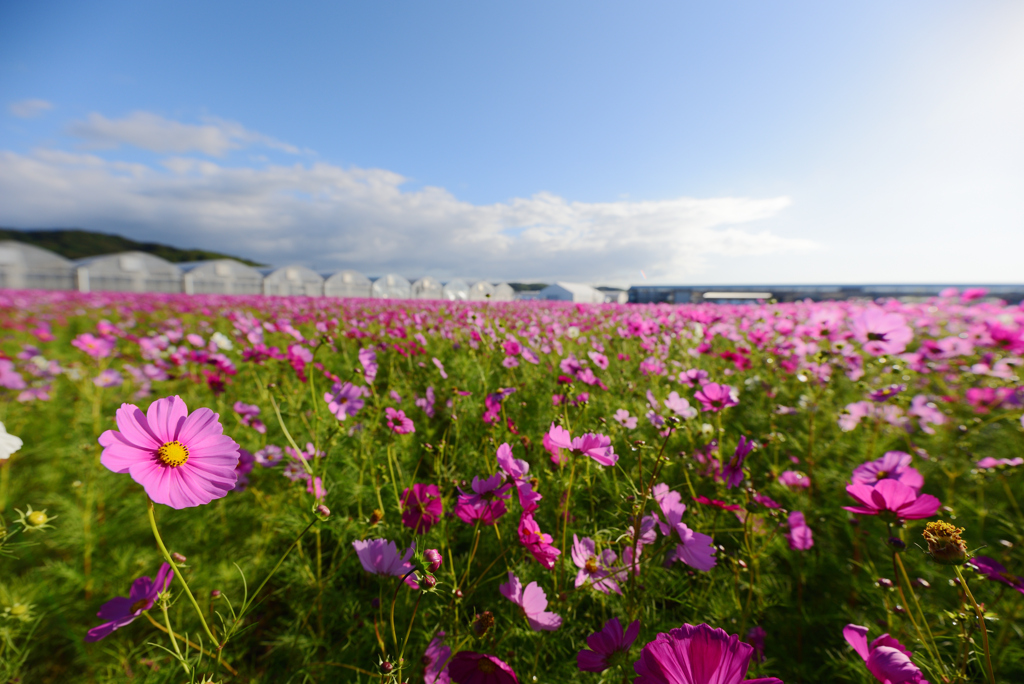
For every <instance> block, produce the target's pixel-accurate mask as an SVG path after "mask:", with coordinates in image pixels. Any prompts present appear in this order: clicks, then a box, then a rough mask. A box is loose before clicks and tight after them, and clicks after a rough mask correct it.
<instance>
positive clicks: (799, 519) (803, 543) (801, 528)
mask: <svg viewBox="0 0 1024 684" xmlns="http://www.w3.org/2000/svg"><path fill="white" fill-rule="evenodd" d="M786 539H787V540H789V548H791V549H793V550H794V551H806V550H807V549H809V548H811V547H812V546H814V535H813V534H811V528H810V527H808V526H807V521H806V520H805V519H804V514H803V513H801V512H800V511H792V512H790V514H789V532H788V533H787V534H786Z"/></svg>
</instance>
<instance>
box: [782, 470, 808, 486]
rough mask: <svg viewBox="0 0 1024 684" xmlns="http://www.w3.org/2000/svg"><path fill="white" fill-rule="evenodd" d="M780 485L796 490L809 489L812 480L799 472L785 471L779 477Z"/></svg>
mask: <svg viewBox="0 0 1024 684" xmlns="http://www.w3.org/2000/svg"><path fill="white" fill-rule="evenodd" d="M779 484H782V485H786V486H787V487H793V488H795V489H807V488H808V487H810V486H811V478H809V477H807V476H806V475H804V474H803V473H801V472H800V471H798V470H785V471H783V472H782V474H781V475H779Z"/></svg>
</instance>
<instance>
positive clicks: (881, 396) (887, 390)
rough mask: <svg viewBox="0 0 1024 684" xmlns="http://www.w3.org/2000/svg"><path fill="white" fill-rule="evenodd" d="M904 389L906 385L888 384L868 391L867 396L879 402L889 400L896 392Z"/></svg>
mask: <svg viewBox="0 0 1024 684" xmlns="http://www.w3.org/2000/svg"><path fill="white" fill-rule="evenodd" d="M906 389H907V386H906V385H889V386H887V387H882V388H881V389H876V390H874V391H871V392H868V397H869V398H870V399H871V401H873V402H875V403H878V404H881V403H882V402H885V401H889V400H890V399H892V398H893V397H895V396H896V395H897V394H899V393H900V392H903V391H905V390H906Z"/></svg>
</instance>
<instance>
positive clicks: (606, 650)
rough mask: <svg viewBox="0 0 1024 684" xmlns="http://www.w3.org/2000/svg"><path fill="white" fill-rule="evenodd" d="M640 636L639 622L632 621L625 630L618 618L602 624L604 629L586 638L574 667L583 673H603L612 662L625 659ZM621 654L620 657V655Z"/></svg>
mask: <svg viewBox="0 0 1024 684" xmlns="http://www.w3.org/2000/svg"><path fill="white" fill-rule="evenodd" d="M638 634H640V621H639V620H634V621H633V623H632V624H630V625H629V627H627V628H626V629H625V630H623V629H622V624H621V623H620V622H619V619H618V618H612V619H611V620H609V621H608V622H606V623H604V627H603V628H602V629H601V630H600V631H598V632H594V633H593V634H591V635H590V636H588V637H587V646H589V647H590V650H589V651H588V650H587V649H583V650H582V651H580V652H579V653H577V654H576V666H577V667H578V668H579V669H580V670H581V671H583V672H604V671H605V670H607V669H608V668H609V667H611V666H612V665H613V664H614V663H613V662H610V661H612V660H617V659H618V658H621V657H625V656H626V655H628V654H629V649H630V647H631V646H632V645H633V642H634V641H636V637H637V635H638ZM620 654H621V655H620Z"/></svg>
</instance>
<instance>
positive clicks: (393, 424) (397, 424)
mask: <svg viewBox="0 0 1024 684" xmlns="http://www.w3.org/2000/svg"><path fill="white" fill-rule="evenodd" d="M384 415H386V416H387V418H388V427H389V428H391V431H392V432H394V433H395V434H398V435H408V434H411V433H413V432H416V426H414V425H413V424H412V419H410V418H409V417H407V416H406V415H405V411H403V410H401V409H393V408H391V407H390V406H388V407H387V408H386V409H384Z"/></svg>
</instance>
